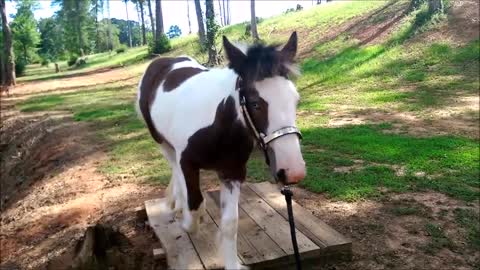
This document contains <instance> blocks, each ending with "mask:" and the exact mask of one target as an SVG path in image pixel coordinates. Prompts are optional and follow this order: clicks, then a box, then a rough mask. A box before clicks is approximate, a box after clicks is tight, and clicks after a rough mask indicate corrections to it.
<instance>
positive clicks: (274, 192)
mask: <svg viewBox="0 0 480 270" xmlns="http://www.w3.org/2000/svg"><path fill="white" fill-rule="evenodd" d="M247 185H248V187H250V188H251V189H252V190H253V191H254V192H255V193H256V194H258V195H259V196H260V197H262V198H263V199H264V200H265V201H266V202H267V203H268V204H269V205H270V206H271V207H272V208H274V209H275V210H276V211H277V212H278V213H280V214H281V215H282V216H283V217H284V218H286V219H288V213H287V206H286V203H285V197H284V196H283V195H282V194H281V193H280V190H279V188H278V187H277V186H276V185H274V184H270V183H267V182H264V183H258V184H250V183H248V184H247ZM292 207H293V213H294V215H295V226H296V228H297V229H299V230H300V231H301V232H302V233H304V234H305V235H306V236H307V237H308V238H310V239H311V240H312V241H313V242H315V243H316V244H317V245H319V246H320V247H322V248H326V249H328V250H343V251H350V252H351V244H352V243H351V241H350V240H348V239H347V238H346V237H344V236H343V235H342V234H340V233H339V232H337V231H336V230H334V229H333V228H332V227H330V226H329V225H327V224H326V223H324V222H323V221H321V220H320V219H319V218H317V217H315V216H314V215H312V214H311V213H310V212H309V211H307V210H306V209H305V208H303V207H302V206H300V205H299V204H298V203H296V202H295V201H292Z"/></svg>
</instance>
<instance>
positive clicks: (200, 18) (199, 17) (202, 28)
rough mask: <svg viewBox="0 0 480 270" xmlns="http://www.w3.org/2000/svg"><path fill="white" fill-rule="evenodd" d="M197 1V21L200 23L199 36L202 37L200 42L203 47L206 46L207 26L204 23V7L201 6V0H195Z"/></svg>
mask: <svg viewBox="0 0 480 270" xmlns="http://www.w3.org/2000/svg"><path fill="white" fill-rule="evenodd" d="M194 2H195V13H197V23H198V37H199V38H200V44H201V45H202V47H204V46H205V41H206V40H205V26H204V24H203V15H202V7H201V6H200V0H194Z"/></svg>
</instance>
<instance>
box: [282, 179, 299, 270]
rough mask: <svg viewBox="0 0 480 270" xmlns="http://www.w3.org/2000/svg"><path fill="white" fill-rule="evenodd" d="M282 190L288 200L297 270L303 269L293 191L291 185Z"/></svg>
mask: <svg viewBox="0 0 480 270" xmlns="http://www.w3.org/2000/svg"><path fill="white" fill-rule="evenodd" d="M280 192H281V193H282V194H283V195H284V196H285V201H286V202H287V213H288V223H290V235H291V236H292V245H293V252H294V253H295V265H296V266H297V270H301V269H302V263H301V261H300V253H299V252H298V244H297V235H296V233H295V219H294V218H293V208H292V196H293V192H292V191H291V190H290V187H289V186H284V187H283V188H282V190H281V191H280Z"/></svg>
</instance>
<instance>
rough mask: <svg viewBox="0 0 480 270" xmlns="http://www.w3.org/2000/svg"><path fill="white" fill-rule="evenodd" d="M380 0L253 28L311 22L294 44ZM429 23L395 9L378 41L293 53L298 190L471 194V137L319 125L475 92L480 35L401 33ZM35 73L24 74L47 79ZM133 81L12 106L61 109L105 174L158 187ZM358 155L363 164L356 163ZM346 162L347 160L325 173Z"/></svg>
mask: <svg viewBox="0 0 480 270" xmlns="http://www.w3.org/2000/svg"><path fill="white" fill-rule="evenodd" d="M385 4H386V2H380V1H378V2H377V1H366V2H365V1H354V2H351V3H338V4H332V5H329V6H327V7H325V8H316V9H310V10H305V11H302V12H298V13H292V14H288V15H285V16H282V17H277V18H271V19H266V20H264V21H262V22H261V23H260V24H259V29H260V33H262V36H266V37H267V39H268V40H270V41H275V40H276V39H278V40H280V39H284V38H286V37H287V36H288V34H289V31H290V30H291V29H292V28H291V27H293V28H294V27H297V26H298V27H301V28H302V29H303V30H306V31H309V30H312V29H316V31H318V32H315V33H313V32H312V35H311V36H309V37H307V41H302V42H310V39H312V40H313V39H317V38H318V36H315V35H317V34H318V33H325V31H328V29H329V27H331V25H339V24H341V23H342V22H345V21H347V20H349V19H351V18H352V17H355V16H358V15H360V14H364V13H366V12H373V11H375V10H379V8H381V7H382V6H384V5H385ZM403 4H404V3H403ZM401 5H402V3H400V4H397V3H396V2H395V3H394V4H392V5H390V6H388V8H386V9H384V11H383V12H380V11H379V12H377V15H375V16H373V17H371V18H370V19H369V20H372V21H375V20H378V18H379V16H380V17H388V16H389V15H388V13H386V12H387V11H388V12H390V11H389V10H390V9H394V10H395V9H398V8H401V7H402V6H401ZM382 10H383V9H382ZM330 23H331V24H330ZM289 25H290V26H289ZM435 25H436V24H435V23H432V18H431V17H429V16H427V15H425V9H424V8H423V9H420V10H418V11H415V12H413V13H411V14H409V15H407V16H405V18H404V19H403V21H402V24H401V26H400V27H399V28H398V29H397V30H396V31H394V32H393V33H392V34H391V35H390V37H389V38H388V39H387V40H386V41H385V42H383V43H380V44H373V45H366V46H359V45H357V44H358V40H355V39H354V38H352V37H349V36H347V35H338V36H337V37H334V38H332V39H331V40H328V41H325V42H324V43H322V44H318V46H317V47H315V48H314V51H313V55H312V56H310V57H309V58H307V59H303V60H302V62H301V67H302V70H303V76H301V77H300V78H298V79H297V80H296V84H297V88H298V89H299V91H300V93H301V96H302V101H301V103H300V107H299V110H301V111H302V114H301V115H300V116H299V119H298V125H299V127H300V128H301V129H302V132H303V134H304V140H303V143H302V144H303V153H304V158H305V160H306V162H307V166H308V175H307V178H306V179H305V181H303V182H302V185H303V186H304V187H305V188H307V189H309V190H312V191H315V192H325V193H327V194H329V195H330V196H332V197H334V198H338V199H342V200H349V201H352V200H360V199H363V198H371V197H378V196H382V192H384V190H385V189H386V190H388V191H393V192H405V191H412V190H435V191H439V192H442V193H445V194H448V195H450V196H452V197H454V198H458V199H462V200H465V201H473V200H475V199H476V198H478V196H480V192H479V190H480V183H479V180H478V179H479V173H480V172H479V168H478V164H479V162H480V160H479V154H478V153H479V152H478V151H479V148H478V140H476V139H470V138H465V137H461V136H425V137H421V138H419V137H416V136H413V135H408V134H398V133H393V132H392V131H393V129H394V128H393V125H392V124H393V123H388V122H386V123H380V124H365V125H356V126H343V127H334V128H332V127H328V126H327V125H326V124H327V123H328V121H329V120H330V119H331V116H329V113H331V112H336V111H337V110H338V108H339V107H346V108H349V110H350V111H353V112H355V111H357V110H372V111H377V110H378V111H394V112H411V113H414V114H416V115H417V116H418V117H424V116H426V115H428V114H429V111H430V110H432V109H437V108H442V106H444V105H447V104H450V103H451V102H452V98H454V97H458V96H471V95H478V88H479V79H478V71H479V63H478V62H479V60H480V56H479V55H480V53H479V49H480V41H478V40H476V41H472V42H471V43H469V44H467V45H465V46H455V45H454V44H450V43H448V42H433V43H429V44H428V43H422V42H412V41H411V37H413V36H415V35H416V33H418V32H421V31H429V29H434V28H435V27H436V26H435ZM273 26H275V27H276V29H275V31H273V32H272V35H271V36H268V35H267V34H266V33H270V32H271V30H272V29H271V27H273ZM312 31H313V30H312ZM243 32H244V28H243V26H242V25H234V26H230V27H227V28H225V29H223V30H222V33H225V34H227V35H228V36H229V37H230V36H232V37H233V39H242V38H243V37H242V35H243ZM172 45H173V47H174V50H173V51H172V52H170V53H169V54H170V55H177V54H180V53H182V54H188V55H192V56H194V57H196V58H198V59H199V61H200V62H202V61H204V60H205V59H206V58H205V54H204V53H201V52H200V51H199V47H198V43H197V42H195V37H194V36H187V37H182V38H179V39H174V40H172ZM145 50H146V49H144V48H139V49H138V51H136V53H134V52H132V51H130V52H127V53H124V54H121V55H119V56H116V58H115V57H114V59H113V58H112V59H110V58H108V57H107V56H105V55H99V56H96V58H92V60H91V62H90V64H91V66H89V68H91V69H94V68H98V67H104V66H108V65H112V64H116V63H120V62H122V61H127V60H126V59H137V58H136V57H139V58H141V57H143V55H144V53H145V52H144V51H145ZM135 54H136V55H137V56H133V55H135ZM95 59H97V60H98V61H97V60H95ZM135 61H136V60H135ZM129 68H130V71H131V73H133V74H140V73H141V72H142V70H144V65H143V64H142V65H134V66H131V67H129ZM79 71H82V70H79ZM35 72H37V75H34V74H33V73H35ZM35 72H32V74H30V75H29V77H28V78H30V79H32V78H35V76H37V79H38V78H45V79H46V78H52V77H51V75H40V74H39V71H38V70H37V71H35ZM71 72H77V71H71ZM42 76H44V77H42ZM48 76H50V77H48ZM135 87H136V82H135V83H134V84H131V85H125V84H120V83H112V84H109V85H107V86H98V87H95V86H94V87H83V88H81V89H79V90H78V91H76V92H73V93H63V94H51V95H44V96H37V97H32V98H30V99H28V100H26V101H23V102H21V103H20V104H18V106H19V108H20V109H21V110H22V111H25V112H30V111H48V110H67V111H70V112H72V114H73V116H74V119H75V120H77V121H88V122H91V123H93V124H94V125H95V127H96V128H97V129H98V132H99V134H100V136H101V137H102V138H103V140H105V141H106V142H108V145H109V146H110V151H109V156H110V159H109V160H108V161H107V162H106V163H105V164H103V165H102V170H103V172H105V173H108V174H114V175H131V176H133V177H135V178H140V179H145V180H146V181H154V182H157V183H162V184H165V183H167V181H168V179H169V177H170V169H169V168H168V164H167V163H166V162H165V160H164V159H163V158H162V157H161V155H160V153H159V150H158V149H157V148H158V147H157V146H156V145H155V143H154V142H153V140H152V139H151V138H150V135H149V134H148V131H147V129H146V128H145V127H144V125H143V123H142V122H141V121H140V120H138V119H137V117H136V115H135V112H134V110H133V100H134V95H135ZM359 161H360V162H361V165H360V166H355V165H357V164H358V162H359ZM345 166H347V167H348V166H352V167H353V168H354V169H352V170H350V171H349V172H339V171H338V170H335V169H336V168H338V167H345ZM399 168H402V171H403V172H402V173H399ZM249 178H250V180H251V181H263V180H267V179H270V176H269V173H268V171H267V170H266V166H265V165H264V162H263V156H262V155H261V153H254V155H253V157H252V158H251V160H250V162H249ZM417 210H418V209H415V208H410V207H404V208H399V209H397V210H395V211H397V212H396V213H397V214H398V215H408V214H414V213H415V211H417ZM459 220H461V219H460V218H459ZM432 230H433V229H432Z"/></svg>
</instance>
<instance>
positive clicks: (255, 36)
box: [250, 0, 260, 41]
mask: <svg viewBox="0 0 480 270" xmlns="http://www.w3.org/2000/svg"><path fill="white" fill-rule="evenodd" d="M250 14H251V18H250V24H251V28H252V37H253V40H255V41H258V40H259V39H260V38H259V37H258V32H257V17H256V16H255V0H250Z"/></svg>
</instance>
